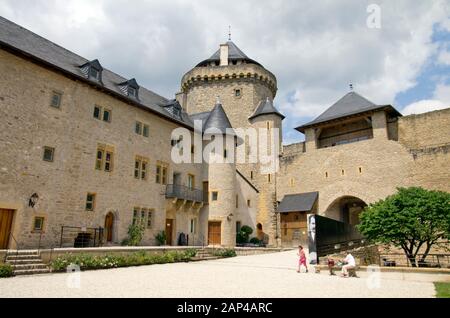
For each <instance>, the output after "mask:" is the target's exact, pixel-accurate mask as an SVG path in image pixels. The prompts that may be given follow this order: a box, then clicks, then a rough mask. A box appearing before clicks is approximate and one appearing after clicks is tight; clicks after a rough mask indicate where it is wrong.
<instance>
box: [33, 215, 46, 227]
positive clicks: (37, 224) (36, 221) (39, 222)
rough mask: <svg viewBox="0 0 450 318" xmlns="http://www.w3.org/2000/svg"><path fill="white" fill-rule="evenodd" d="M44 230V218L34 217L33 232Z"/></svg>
mask: <svg viewBox="0 0 450 318" xmlns="http://www.w3.org/2000/svg"><path fill="white" fill-rule="evenodd" d="M43 229H44V218H43V217H41V216H36V217H35V218H34V222H33V231H42V230H43Z"/></svg>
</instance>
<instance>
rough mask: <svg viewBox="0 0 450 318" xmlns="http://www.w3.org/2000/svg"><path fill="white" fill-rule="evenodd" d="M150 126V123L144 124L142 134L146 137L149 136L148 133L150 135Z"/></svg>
mask: <svg viewBox="0 0 450 318" xmlns="http://www.w3.org/2000/svg"><path fill="white" fill-rule="evenodd" d="M149 130H150V129H149V127H148V125H144V127H143V130H142V135H143V136H144V137H148V135H149Z"/></svg>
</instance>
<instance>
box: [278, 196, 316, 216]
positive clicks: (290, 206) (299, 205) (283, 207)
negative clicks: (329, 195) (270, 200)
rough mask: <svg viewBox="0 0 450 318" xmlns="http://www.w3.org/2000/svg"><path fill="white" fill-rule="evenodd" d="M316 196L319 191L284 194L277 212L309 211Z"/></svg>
mask: <svg viewBox="0 0 450 318" xmlns="http://www.w3.org/2000/svg"><path fill="white" fill-rule="evenodd" d="M318 197H319V192H305V193H297V194H288V195H285V196H284V197H283V200H281V203H280V205H279V206H278V208H277V212H279V213H285V212H308V211H311V210H312V208H313V207H314V204H315V203H316V201H317V198H318Z"/></svg>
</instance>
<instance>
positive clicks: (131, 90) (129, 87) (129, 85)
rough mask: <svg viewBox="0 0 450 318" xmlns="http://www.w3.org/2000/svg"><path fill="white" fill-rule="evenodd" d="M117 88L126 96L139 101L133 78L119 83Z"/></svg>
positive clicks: (136, 85) (137, 87)
mask: <svg viewBox="0 0 450 318" xmlns="http://www.w3.org/2000/svg"><path fill="white" fill-rule="evenodd" d="M119 88H120V90H121V91H122V92H123V93H124V94H125V95H126V96H128V97H131V98H133V99H139V85H138V83H137V82H136V80H135V79H134V78H132V79H130V80H128V81H126V82H123V83H120V84H119Z"/></svg>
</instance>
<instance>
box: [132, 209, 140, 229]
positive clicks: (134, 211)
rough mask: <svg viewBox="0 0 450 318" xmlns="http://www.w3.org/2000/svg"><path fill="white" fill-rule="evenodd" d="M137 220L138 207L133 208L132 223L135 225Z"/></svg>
mask: <svg viewBox="0 0 450 318" xmlns="http://www.w3.org/2000/svg"><path fill="white" fill-rule="evenodd" d="M138 221H139V208H134V209H133V225H136V224H137V223H138Z"/></svg>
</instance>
